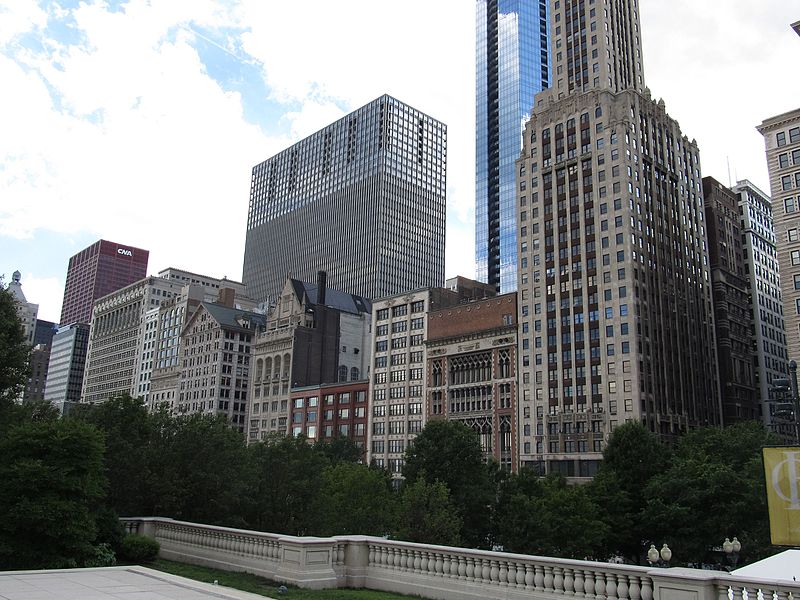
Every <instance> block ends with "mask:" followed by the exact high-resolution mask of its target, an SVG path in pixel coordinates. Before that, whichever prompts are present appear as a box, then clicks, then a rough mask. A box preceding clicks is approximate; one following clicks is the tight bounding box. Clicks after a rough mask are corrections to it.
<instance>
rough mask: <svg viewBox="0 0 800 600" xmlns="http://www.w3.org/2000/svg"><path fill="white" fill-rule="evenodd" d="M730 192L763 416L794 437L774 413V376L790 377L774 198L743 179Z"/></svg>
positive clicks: (777, 429) (778, 430)
mask: <svg viewBox="0 0 800 600" xmlns="http://www.w3.org/2000/svg"><path fill="white" fill-rule="evenodd" d="M732 191H733V192H734V193H735V194H736V195H737V196H738V202H739V214H740V218H741V231H742V240H743V244H744V261H745V265H744V271H745V277H746V280H747V291H748V294H749V300H750V309H751V314H752V320H753V324H752V331H753V348H754V353H755V362H754V369H755V372H756V385H757V388H758V398H759V403H760V408H761V411H760V412H761V418H762V419H763V421H764V424H765V425H766V426H767V427H769V428H770V429H771V430H772V431H774V432H775V433H777V434H779V435H782V436H783V437H784V438H786V439H793V438H792V436H794V426H793V424H792V423H790V422H789V421H790V419H788V418H787V417H786V416H785V415H783V416H782V415H780V414H776V408H777V406H778V404H779V403H780V402H781V401H782V399H781V398H779V397H778V395H777V394H776V393H775V390H774V386H773V383H772V382H773V380H774V379H776V378H786V377H789V360H788V353H787V349H786V328H785V323H784V315H783V311H784V308H783V303H782V300H781V299H782V293H781V273H780V272H779V270H778V252H777V249H776V245H775V225H774V221H773V213H772V201H771V200H770V197H769V196H768V195H767V194H765V193H764V192H763V191H761V190H760V189H758V188H757V187H756V186H755V185H754V184H753V183H751V182H750V181H747V180H743V181H740V182H738V183H737V184H736V185H735V186H734V187H733V188H732Z"/></svg>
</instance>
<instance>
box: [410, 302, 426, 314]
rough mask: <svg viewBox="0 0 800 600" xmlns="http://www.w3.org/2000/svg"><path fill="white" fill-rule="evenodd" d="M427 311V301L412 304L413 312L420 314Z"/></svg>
mask: <svg viewBox="0 0 800 600" xmlns="http://www.w3.org/2000/svg"><path fill="white" fill-rule="evenodd" d="M424 310H425V301H424V300H416V301H414V302H412V303H411V312H412V313H418V312H423V311H424Z"/></svg>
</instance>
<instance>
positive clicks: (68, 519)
mask: <svg viewBox="0 0 800 600" xmlns="http://www.w3.org/2000/svg"><path fill="white" fill-rule="evenodd" d="M0 456H2V457H3V460H2V461H0V481H2V485H0V569H42V568H62V567H75V566H82V565H84V564H85V563H86V562H88V561H90V560H91V559H92V558H93V557H94V556H95V554H96V546H95V544H96V543H97V542H98V541H102V540H98V539H97V532H98V527H97V522H96V516H95V515H96V514H98V512H99V510H100V509H101V508H102V506H101V500H102V498H103V495H104V485H105V480H104V478H103V471H102V468H103V465H102V460H103V435H102V434H101V433H100V432H99V431H97V430H96V429H95V428H94V427H92V426H90V425H88V424H86V423H81V422H79V421H76V420H71V419H63V420H45V421H39V422H28V423H24V424H21V425H17V426H15V427H13V428H12V429H10V430H9V431H8V432H7V435H6V436H5V438H4V439H2V440H0Z"/></svg>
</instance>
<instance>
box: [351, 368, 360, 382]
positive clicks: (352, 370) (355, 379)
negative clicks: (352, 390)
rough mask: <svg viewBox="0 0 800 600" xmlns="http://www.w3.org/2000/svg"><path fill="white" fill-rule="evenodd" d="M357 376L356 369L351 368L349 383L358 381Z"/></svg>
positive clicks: (357, 371)
mask: <svg viewBox="0 0 800 600" xmlns="http://www.w3.org/2000/svg"><path fill="white" fill-rule="evenodd" d="M359 374H360V373H359V370H358V367H353V368H352V369H350V381H358V376H359Z"/></svg>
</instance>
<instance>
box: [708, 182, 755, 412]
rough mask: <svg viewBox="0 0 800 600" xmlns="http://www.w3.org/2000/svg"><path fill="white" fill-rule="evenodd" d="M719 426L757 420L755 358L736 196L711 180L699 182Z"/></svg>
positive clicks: (737, 198)
mask: <svg viewBox="0 0 800 600" xmlns="http://www.w3.org/2000/svg"><path fill="white" fill-rule="evenodd" d="M703 198H704V202H705V211H706V225H707V229H706V231H707V233H708V249H709V261H710V266H711V282H712V289H713V297H714V325H715V334H716V342H717V359H718V362H719V379H720V400H721V402H722V421H723V424H724V425H733V424H735V423H739V422H741V421H753V420H760V419H761V406H760V404H759V401H758V394H757V390H756V373H755V370H754V365H755V364H756V357H755V354H754V350H753V333H754V332H753V323H752V317H751V307H750V297H749V290H748V285H747V284H748V281H747V275H746V273H745V259H744V248H743V242H742V237H743V235H742V230H741V227H742V225H741V217H740V215H739V197H738V195H737V194H736V193H735V192H733V191H731V190H729V189H728V188H727V187H725V186H724V185H722V184H721V183H720V182H719V181H717V180H716V179H714V178H713V177H704V178H703Z"/></svg>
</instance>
